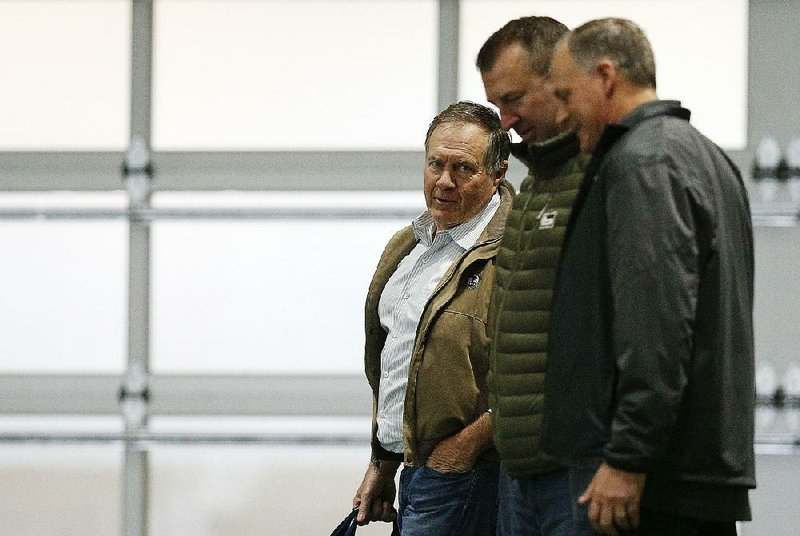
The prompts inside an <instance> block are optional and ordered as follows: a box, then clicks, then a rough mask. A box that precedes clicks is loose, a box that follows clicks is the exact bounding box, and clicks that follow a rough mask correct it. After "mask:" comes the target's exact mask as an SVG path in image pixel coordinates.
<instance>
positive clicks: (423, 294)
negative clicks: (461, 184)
mask: <svg viewBox="0 0 800 536" xmlns="http://www.w3.org/2000/svg"><path fill="white" fill-rule="evenodd" d="M499 206H500V194H498V193H495V194H494V195H493V196H492V198H491V200H490V201H489V203H488V204H487V205H486V206H485V207H484V209H483V210H482V211H481V212H479V213H478V214H476V215H475V216H473V217H472V218H471V219H470V220H468V221H466V222H464V223H462V224H461V225H457V226H455V227H453V228H451V229H447V230H445V231H439V232H435V229H436V225H435V223H434V221H433V217H431V214H430V212H428V211H425V212H423V213H422V214H421V215H420V216H419V217H418V218H417V219H416V220H414V222H413V228H414V236H415V237H416V238H417V240H418V242H417V245H416V246H415V247H414V249H412V250H411V253H409V254H408V255H407V256H406V257H405V258H404V259H403V260H402V261H400V264H399V265H398V266H397V270H396V271H395V272H394V274H392V277H390V278H389V281H388V282H387V283H386V287H385V288H384V289H383V293H382V294H381V299H380V302H379V303H378V315H379V317H380V321H381V325H382V326H383V329H384V330H386V334H387V335H386V343H385V344H384V346H383V350H382V351H381V379H380V387H379V390H378V393H379V396H378V440H379V441H380V442H381V445H382V446H383V448H385V449H386V450H388V451H390V452H397V453H402V452H403V406H404V404H405V398H406V387H407V386H408V371H409V367H410V365H411V354H412V353H413V351H414V341H415V340H416V335H417V327H418V326H419V321H420V317H421V316H422V311H423V309H424V308H425V304H427V303H428V300H429V299H430V298H431V296H432V295H433V292H434V290H436V286H437V285H438V283H439V281H440V280H441V279H442V276H444V274H445V273H446V272H447V270H448V269H449V268H450V267H451V266H452V265H453V263H454V262H455V261H456V260H458V258H459V257H461V255H463V254H464V252H465V251H467V250H469V249H470V248H471V247H472V246H474V245H475V242H476V241H477V240H478V237H480V235H481V233H482V232H483V230H484V229H485V228H486V226H487V225H488V223H489V221H490V220H491V219H492V216H494V213H495V212H496V211H497V208H498V207H499Z"/></svg>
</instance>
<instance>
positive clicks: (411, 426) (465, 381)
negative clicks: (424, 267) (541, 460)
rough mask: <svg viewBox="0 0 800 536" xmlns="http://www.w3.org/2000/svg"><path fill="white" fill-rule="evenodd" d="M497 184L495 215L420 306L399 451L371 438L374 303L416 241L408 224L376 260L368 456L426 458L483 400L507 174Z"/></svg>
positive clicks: (378, 346)
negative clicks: (490, 317) (420, 313)
mask: <svg viewBox="0 0 800 536" xmlns="http://www.w3.org/2000/svg"><path fill="white" fill-rule="evenodd" d="M499 191H500V207H499V208H498V209H497V212H496V213H495V215H494V217H493V218H492V219H491V221H490V222H489V224H488V225H487V226H486V228H485V229H484V231H483V233H481V236H480V237H479V238H478V241H477V242H476V243H475V245H474V246H473V247H472V248H470V249H469V250H468V251H466V252H464V254H463V255H462V256H461V257H460V258H459V259H458V260H457V261H456V262H455V263H454V264H453V266H451V267H450V269H448V271H447V272H446V273H445V275H444V276H443V277H442V280H441V281H440V282H439V285H438V286H437V287H436V289H435V290H434V292H433V295H432V296H431V298H430V300H429V301H428V303H427V304H426V305H425V308H424V310H423V312H422V316H421V318H420V324H419V327H418V332H417V339H416V342H415V344H414V351H413V354H412V362H411V366H410V367H409V378H408V389H407V391H406V400H405V410H404V416H403V421H404V424H403V436H404V443H405V448H404V450H405V453H404V455H403V456H399V455H397V454H395V453H392V452H388V451H386V450H384V449H383V448H382V447H381V445H380V442H379V441H378V439H377V429H378V428H377V419H376V411H377V407H378V387H379V384H380V373H381V370H380V366H381V350H382V349H383V345H384V343H385V341H386V332H385V331H384V330H383V328H382V327H381V324H380V319H379V317H378V302H379V301H380V297H381V293H382V292H383V289H384V287H385V286H386V283H387V282H388V280H389V278H390V277H391V276H392V274H393V273H394V271H395V270H396V269H397V265H398V264H399V263H400V261H401V260H402V259H403V258H404V257H405V256H406V255H408V253H409V252H410V251H411V250H412V249H413V248H414V246H415V245H416V239H415V237H414V233H413V230H412V228H411V226H408V227H406V228H404V229H402V230H400V231H399V232H398V233H397V234H395V235H394V236H393V237H392V239H391V240H389V243H388V244H387V245H386V249H385V250H384V252H383V255H382V256H381V259H380V261H379V262H378V267H377V269H376V270H375V275H374V276H373V279H372V283H371V284H370V287H369V292H368V294H367V302H366V314H365V329H366V344H365V352H364V366H365V372H366V376H367V380H368V381H369V385H370V387H371V388H372V401H373V404H372V456H373V459H376V460H398V461H403V462H404V463H405V464H407V465H411V466H421V465H424V464H425V461H426V460H427V458H428V455H429V454H430V453H431V452H432V451H433V449H434V447H435V446H436V445H437V444H438V443H439V442H440V441H441V440H443V439H445V438H447V437H449V436H451V435H453V434H456V433H458V432H459V431H460V430H462V429H463V428H464V427H466V426H467V425H469V424H470V423H472V422H473V421H474V420H475V419H477V418H478V417H480V416H481V415H482V414H483V413H484V412H485V411H486V410H487V409H488V407H489V406H488V400H487V387H486V374H487V372H488V369H489V356H488V353H489V342H490V341H489V337H488V334H487V326H486V320H487V315H488V312H489V300H490V297H491V292H492V285H493V283H494V260H495V255H496V253H497V249H498V245H499V243H500V238H501V237H502V234H503V228H504V226H505V219H506V216H507V214H508V212H509V210H510V208H511V199H512V196H513V195H514V190H513V186H512V185H511V184H510V183H509V182H507V181H505V180H504V181H503V183H502V184H501V185H500V188H499ZM484 455H489V456H490V455H491V453H485V454H484Z"/></svg>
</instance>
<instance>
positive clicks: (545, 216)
mask: <svg viewBox="0 0 800 536" xmlns="http://www.w3.org/2000/svg"><path fill="white" fill-rule="evenodd" d="M556 216H558V211H557V210H549V211H547V212H542V215H541V216H540V217H539V230H540V231H541V230H544V229H552V228H553V227H555V226H556Z"/></svg>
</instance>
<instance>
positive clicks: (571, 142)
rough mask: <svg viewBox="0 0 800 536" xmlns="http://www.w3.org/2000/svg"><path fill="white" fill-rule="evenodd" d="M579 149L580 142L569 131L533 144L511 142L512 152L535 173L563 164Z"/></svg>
mask: <svg viewBox="0 0 800 536" xmlns="http://www.w3.org/2000/svg"><path fill="white" fill-rule="evenodd" d="M579 151H580V142H579V141H578V136H576V135H575V133H574V132H567V133H564V134H561V135H559V136H556V137H555V138H551V139H549V140H547V141H545V142H543V143H537V144H535V145H532V146H528V145H526V144H524V143H512V144H511V154H513V155H514V156H515V157H516V158H517V159H518V160H520V161H521V162H522V163H523V164H525V166H526V167H527V168H528V171H530V173H532V174H534V175H538V174H540V173H541V172H542V171H546V170H548V169H552V168H553V167H555V166H559V165H561V164H563V163H564V162H566V161H567V160H569V159H570V158H572V157H573V156H575V155H576V154H578V152H579Z"/></svg>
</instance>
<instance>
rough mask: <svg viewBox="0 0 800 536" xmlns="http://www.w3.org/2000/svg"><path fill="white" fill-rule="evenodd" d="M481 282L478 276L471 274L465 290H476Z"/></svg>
mask: <svg viewBox="0 0 800 536" xmlns="http://www.w3.org/2000/svg"><path fill="white" fill-rule="evenodd" d="M480 282H481V276H480V274H472V275H471V276H469V277H468V278H467V288H478V284H479V283H480Z"/></svg>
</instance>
